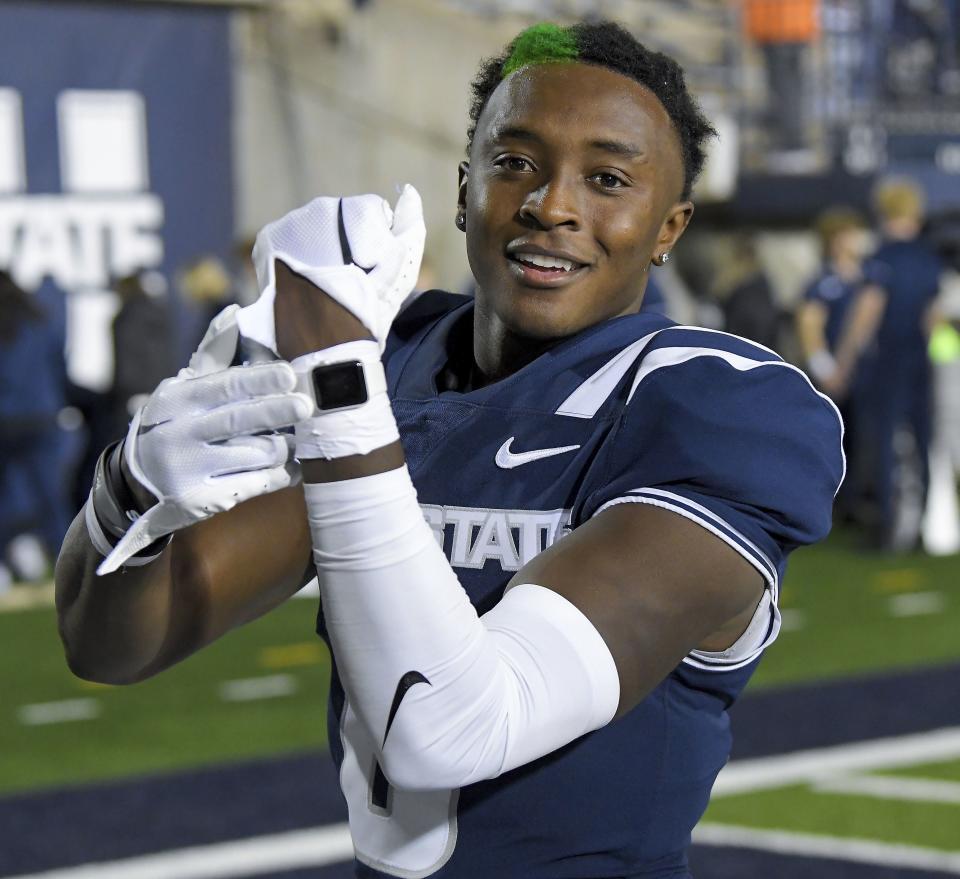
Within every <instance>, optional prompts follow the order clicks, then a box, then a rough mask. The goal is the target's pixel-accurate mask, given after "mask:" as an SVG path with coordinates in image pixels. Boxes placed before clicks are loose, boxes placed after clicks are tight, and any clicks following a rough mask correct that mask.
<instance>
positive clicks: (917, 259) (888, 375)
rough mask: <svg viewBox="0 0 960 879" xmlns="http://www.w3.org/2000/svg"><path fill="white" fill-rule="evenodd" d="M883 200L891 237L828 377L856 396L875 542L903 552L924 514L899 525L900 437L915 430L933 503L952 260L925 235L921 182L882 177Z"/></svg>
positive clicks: (868, 275) (880, 209)
mask: <svg viewBox="0 0 960 879" xmlns="http://www.w3.org/2000/svg"><path fill="white" fill-rule="evenodd" d="M874 206H875V209H876V212H877V215H878V217H879V220H880V231H881V236H882V240H881V243H880V246H879V247H878V249H877V251H876V252H875V253H874V255H873V256H872V257H871V258H870V259H869V260H868V261H867V263H866V264H865V266H864V286H863V287H862V288H861V290H860V291H859V293H858V294H857V297H856V300H855V302H854V303H853V306H852V307H851V312H850V319H849V320H848V321H847V322H846V327H845V330H844V333H843V336H842V338H841V340H840V343H839V345H838V348H837V355H836V371H835V374H834V375H833V376H831V377H830V378H829V380H828V384H829V385H830V386H831V388H832V393H833V395H834V396H835V397H838V398H841V399H842V398H843V397H844V396H846V395H848V394H851V393H852V394H853V396H854V406H855V408H856V412H857V416H856V418H857V427H856V430H857V435H858V437H859V439H858V446H857V451H856V454H857V456H858V457H859V458H860V459H861V462H862V464H863V472H864V473H865V474H866V479H867V484H866V488H867V489H868V490H869V491H871V492H872V493H873V494H874V496H875V498H876V508H877V509H876V515H875V517H874V521H873V523H872V528H871V532H872V542H873V543H874V544H875V545H876V546H877V547H878V548H881V549H887V550H902V549H908V548H911V547H912V546H913V545H914V544H915V543H916V540H917V538H918V536H919V521H918V522H917V523H916V525H917V527H914V528H913V529H912V530H911V532H910V533H901V532H900V531H898V528H897V523H898V521H899V520H900V516H899V513H900V507H899V499H898V496H897V494H898V493H897V491H896V485H897V481H896V477H897V470H898V468H897V448H896V444H895V438H896V436H897V434H898V432H899V431H908V432H909V434H910V435H912V438H913V443H914V448H915V452H916V454H915V459H916V468H917V473H918V477H919V495H920V496H919V498H917V503H918V504H919V508H920V509H923V505H924V502H925V498H926V491H927V486H928V484H929V478H930V477H929V463H928V453H929V448H930V436H931V423H932V413H931V365H930V358H929V355H928V353H927V348H928V343H929V338H930V331H931V329H932V327H933V325H934V323H935V322H936V307H935V300H936V298H937V294H938V293H939V290H940V275H941V273H942V271H943V264H942V262H941V260H940V257H939V256H938V254H937V252H936V250H935V249H934V247H933V245H932V244H931V243H930V242H929V241H927V239H926V238H925V237H924V236H923V234H922V232H923V222H924V213H925V201H924V195H923V192H922V190H921V189H920V188H919V186H918V185H917V184H915V183H914V182H913V181H911V180H908V179H906V178H889V179H887V180H884V181H881V183H880V184H879V185H878V187H877V189H876V191H875V193H874ZM854 376H856V382H854V381H853V379H854Z"/></svg>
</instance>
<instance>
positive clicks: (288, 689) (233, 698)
mask: <svg viewBox="0 0 960 879" xmlns="http://www.w3.org/2000/svg"><path fill="white" fill-rule="evenodd" d="M296 692H297V679H296V678H295V677H293V675H264V676H263V677H259V678H243V679H242V680H238V681H224V682H223V683H222V684H221V685H220V698H221V699H223V701H224V702H252V701H254V700H256V699H276V698H277V697H279V696H290V695H292V694H293V693H296Z"/></svg>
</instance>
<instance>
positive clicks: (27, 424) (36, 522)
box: [0, 271, 68, 586]
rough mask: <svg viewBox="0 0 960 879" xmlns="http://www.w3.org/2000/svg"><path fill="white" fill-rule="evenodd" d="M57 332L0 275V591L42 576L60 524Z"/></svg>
mask: <svg viewBox="0 0 960 879" xmlns="http://www.w3.org/2000/svg"><path fill="white" fill-rule="evenodd" d="M63 345H64V336H63V328H62V327H61V326H59V325H58V322H57V321H55V320H54V319H52V317H51V315H50V314H49V313H48V311H47V309H45V308H44V307H43V305H42V304H41V303H40V302H39V300H38V298H37V297H36V296H34V295H31V294H28V293H26V292H24V291H23V290H21V289H20V287H18V286H17V284H16V283H14V281H13V280H12V279H11V277H10V275H8V274H7V273H6V272H3V271H0V586H2V585H3V583H9V581H10V579H11V576H10V569H9V568H8V567H7V564H6V563H7V562H9V564H10V566H11V567H12V568H13V574H14V575H15V576H16V577H17V578H19V579H24V580H36V579H40V578H42V577H44V576H45V575H46V574H47V572H48V570H47V569H48V560H49V558H51V557H52V556H53V555H55V554H56V553H57V552H58V551H59V549H60V542H61V541H62V539H63V535H64V533H65V532H66V528H67V521H68V509H67V499H66V494H65V491H64V484H63V479H62V473H61V458H62V450H63V443H62V436H61V433H60V429H59V428H58V426H57V414H58V413H59V411H60V410H61V408H62V407H63V403H64V384H65V365H64V359H63Z"/></svg>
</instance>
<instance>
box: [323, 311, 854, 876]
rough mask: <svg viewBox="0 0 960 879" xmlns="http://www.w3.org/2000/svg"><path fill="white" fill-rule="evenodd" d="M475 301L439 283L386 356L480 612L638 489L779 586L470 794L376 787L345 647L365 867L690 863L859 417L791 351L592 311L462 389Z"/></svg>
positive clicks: (440, 537)
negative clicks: (699, 645)
mask: <svg viewBox="0 0 960 879" xmlns="http://www.w3.org/2000/svg"><path fill="white" fill-rule="evenodd" d="M472 315H473V302H472V300H469V299H465V298H464V297H458V296H453V295H452V294H441V293H428V294H424V295H423V296H422V297H420V299H419V300H417V301H416V302H415V303H414V305H413V306H411V307H410V308H409V309H408V310H407V312H405V313H404V314H403V315H401V317H400V318H399V319H398V321H397V322H396V323H395V325H394V332H393V333H392V336H391V339H390V340H389V344H388V347H387V351H386V352H385V364H386V369H387V378H388V386H389V393H390V396H391V398H392V401H393V408H394V412H395V414H396V418H397V422H398V425H399V428H400V435H401V438H402V441H403V446H404V450H405V452H406V457H407V466H408V467H409V470H410V474H411V476H412V479H413V482H414V484H415V486H416V488H417V492H418V496H419V501H420V504H421V507H422V509H423V513H424V517H425V518H426V520H427V522H428V523H429V524H430V527H431V528H432V529H433V532H434V534H435V536H436V539H437V541H438V543H440V545H441V546H442V547H443V549H444V552H445V553H446V555H447V558H448V559H449V560H450V563H451V565H452V566H453V569H454V571H455V572H456V573H457V575H458V577H459V579H460V582H461V583H462V584H463V587H464V589H465V590H466V591H467V593H468V594H469V596H470V599H471V601H472V602H473V604H474V605H475V606H476V608H477V611H478V612H479V613H481V614H482V613H484V612H485V611H487V610H489V609H490V608H491V607H492V606H493V605H494V604H496V603H497V602H498V601H499V600H500V598H501V597H502V595H503V590H504V587H505V586H506V584H507V582H508V581H509V580H510V578H511V577H512V576H513V574H514V573H515V572H516V571H518V570H519V569H520V568H521V567H522V566H523V565H524V564H525V563H526V562H528V561H529V560H530V559H531V558H533V557H534V556H535V555H536V554H537V553H539V552H541V551H542V550H543V549H545V548H546V547H548V546H550V545H551V544H552V543H553V542H555V541H557V540H560V539H562V538H563V536H564V535H565V534H567V533H568V532H569V531H570V530H572V529H574V528H577V527H578V526H579V525H580V524H582V523H583V522H586V521H587V520H588V519H590V518H591V517H592V516H596V515H598V514H602V512H603V511H604V510H605V509H606V508H608V507H610V506H611V505H613V504H622V503H641V504H653V505H655V506H659V507H662V508H664V509H667V510H670V511H672V512H673V513H675V514H677V515H680V516H684V517H686V518H688V519H690V520H692V521H694V522H696V523H698V524H699V525H701V526H702V527H703V528H706V529H707V530H708V531H710V532H711V533H712V534H714V535H716V537H717V538H718V539H719V540H723V541H724V542H725V543H727V544H728V545H729V546H730V547H732V548H733V549H734V550H735V551H737V552H739V553H740V554H741V555H743V557H744V558H745V559H747V561H748V562H749V563H750V564H751V565H753V566H754V567H755V568H756V569H757V570H758V571H759V572H760V574H761V575H762V577H763V578H764V580H765V582H766V584H767V587H768V591H769V595H770V596H771V597H772V599H773V601H772V602H770V603H769V605H767V604H763V611H764V613H765V615H766V617H765V619H763V620H762V624H763V632H762V637H761V641H762V643H757V644H756V645H755V648H754V649H751V650H750V651H749V652H748V653H747V654H746V655H743V653H742V652H741V653H738V652H737V651H736V650H732V651H725V652H724V653H703V652H695V653H693V654H691V655H690V656H688V657H686V658H685V659H684V661H683V662H681V663H680V665H679V666H678V667H677V668H676V669H675V670H674V671H673V672H672V673H671V674H670V675H669V676H668V677H667V678H666V680H664V681H663V682H662V683H661V684H660V685H659V686H658V687H657V688H656V689H655V690H654V691H653V692H652V693H651V694H650V695H649V696H648V697H647V698H646V699H644V700H643V701H642V702H641V703H640V704H639V705H638V706H637V707H636V708H634V709H633V710H632V711H630V712H628V713H627V714H626V715H625V716H623V717H621V718H619V719H617V720H615V721H613V722H612V723H610V724H608V725H607V726H606V727H604V728H602V729H600V730H597V731H596V732H593V733H590V734H588V735H586V736H583V737H582V738H580V739H578V740H576V741H574V742H571V743H570V744H568V745H567V746H565V747H563V748H561V749H559V750H558V751H555V752H554V753H552V754H549V755H547V756H545V757H543V758H541V759H539V760H536V761H534V762H532V763H529V764H527V765H525V766H522V767H520V768H518V769H515V770H513V771H511V772H507V773H505V774H503V775H502V776H500V777H499V778H496V779H493V780H490V781H484V782H480V783H478V784H473V785H470V786H468V787H466V788H463V789H461V790H458V791H427V792H417V791H401V790H394V791H391V792H390V796H389V797H383V796H382V791H381V795H380V796H377V797H375V796H374V795H373V793H372V785H373V781H374V776H375V773H376V756H375V752H374V748H373V745H372V742H371V740H370V738H369V736H368V735H367V734H366V733H364V731H363V730H362V728H361V725H360V724H359V723H358V721H357V719H356V716H355V715H354V713H353V711H352V709H351V708H350V705H349V703H348V701H347V700H346V698H345V695H344V692H343V689H342V687H341V685H340V682H339V680H338V678H337V675H336V667H335V661H336V657H334V673H333V681H332V686H331V711H330V715H329V716H330V747H331V751H332V753H333V756H334V758H335V760H336V761H337V763H338V765H339V767H340V779H341V785H342V787H343V790H344V794H345V797H346V799H347V805H348V809H349V815H350V824H351V832H352V834H353V837H354V843H355V847H356V854H357V875H359V876H363V877H377V879H382V877H386V876H405V877H415V876H435V877H437V879H450V877H457V879H481V877H483V879H489V877H492V876H496V877H499V879H512V877H516V879H520V877H523V879H565V877H581V879H586V877H591V879H598V877H627V876H655V877H668V876H669V877H676V876H688V875H689V873H688V870H687V865H686V864H687V860H686V848H687V846H688V844H689V842H690V832H691V829H692V828H693V826H694V825H695V824H696V822H697V821H698V819H699V818H700V816H701V814H702V813H703V810H704V809H705V807H706V804H707V800H708V797H709V794H710V788H711V786H712V784H713V782H714V779H715V778H716V775H717V773H718V772H719V771H720V769H721V767H722V766H723V765H724V763H725V762H726V760H727V757H728V754H729V750H730V733H729V723H728V718H727V709H728V708H729V706H730V704H731V703H732V702H733V701H734V699H735V698H736V697H737V695H738V694H739V693H740V691H741V690H742V689H743V687H744V685H745V684H746V683H747V680H748V679H749V677H750V675H751V673H752V671H753V669H754V668H755V666H756V663H757V659H758V656H759V653H760V651H761V650H762V648H763V646H765V645H766V644H767V643H769V642H770V641H772V640H773V638H774V637H775V636H776V633H777V631H778V629H779V612H778V611H777V609H776V597H777V594H778V590H779V584H780V580H781V578H782V576H783V572H784V565H785V561H786V557H787V555H788V554H789V552H790V551H791V550H792V549H793V548H794V547H796V546H798V545H800V544H805V543H810V542H812V541H815V540H817V539H819V538H821V537H823V536H824V535H825V534H826V533H827V531H828V530H829V527H830V513H831V506H832V501H833V497H834V494H835V492H836V490H837V487H838V485H839V482H840V480H841V479H842V475H843V457H842V451H841V447H840V441H841V433H842V427H841V424H840V420H839V416H838V415H837V412H836V409H835V408H834V406H833V405H832V404H831V403H830V402H829V401H828V400H826V398H824V397H822V396H821V395H819V394H818V393H816V392H815V391H814V389H813V388H812V387H811V385H810V383H809V381H808V380H807V378H806V377H805V376H804V375H803V373H802V372H800V371H799V370H797V369H796V368H794V367H792V366H790V365H788V364H786V363H784V362H783V361H782V360H781V359H780V358H779V357H778V356H777V355H776V354H774V353H773V352H771V351H769V350H767V349H765V348H761V347H759V346H757V345H754V344H752V343H750V342H747V341H744V340H743V339H739V338H737V337H734V336H730V335H727V334H724V333H717V332H713V331H708V330H702V329H698V328H693V327H682V326H676V325H674V324H673V323H671V322H670V321H669V320H667V319H666V318H664V317H662V316H660V315H656V314H636V315H629V316H625V317H620V318H616V319H614V320H610V321H607V322H605V323H602V324H599V325H597V326H594V327H591V328H589V329H586V330H584V331H583V332H581V333H579V334H578V335H576V336H573V337H571V338H568V339H565V340H563V341H561V342H559V343H558V344H557V345H556V346H555V347H553V348H551V349H550V350H549V351H548V352H546V353H544V354H542V355H541V356H539V357H538V358H537V359H536V360H534V361H533V362H532V363H530V364H529V365H527V366H526V367H524V368H523V369H521V370H519V371H518V372H516V373H515V374H513V375H511V376H509V377H507V378H505V379H503V380H501V381H498V382H495V383H492V384H489V385H486V386H483V387H480V388H477V389H475V390H445V389H444V388H445V387H448V386H449V384H450V383H449V381H447V379H446V378H445V376H446V373H447V372H448V371H449V365H450V363H451V362H452V361H455V360H456V359H457V358H458V357H460V358H463V356H464V355H465V354H466V356H469V350H468V351H466V352H464V351H463V350H462V349H463V348H464V347H465V346H469V344H470V338H471V336H470V332H469V328H470V326H471V324H472ZM457 346H460V349H461V350H459V351H458V350H457ZM398 588H402V587H401V584H398ZM318 628H319V631H320V634H321V635H325V630H324V626H323V615H322V609H321V614H320V619H319V626H318Z"/></svg>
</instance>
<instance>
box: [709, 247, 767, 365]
mask: <svg viewBox="0 0 960 879" xmlns="http://www.w3.org/2000/svg"><path fill="white" fill-rule="evenodd" d="M713 292H714V295H715V297H716V298H717V300H718V301H719V302H720V307H721V309H722V310H723V329H724V330H726V332H728V333H733V334H734V335H737V336H743V337H744V338H745V339H750V340H751V341H753V342H759V343H760V344H761V345H765V346H766V347H767V348H772V349H773V350H774V351H779V350H780V348H781V328H782V326H783V321H784V315H783V313H782V312H781V310H780V308H779V306H778V305H777V303H776V301H775V300H774V296H773V287H772V286H771V284H770V279H769V278H768V277H767V275H766V273H765V272H764V270H763V266H762V265H761V263H760V259H759V257H758V255H757V248H756V245H755V244H754V241H753V238H752V236H750V235H749V234H748V233H741V234H739V235H737V236H736V238H735V239H734V241H733V246H732V248H731V251H730V254H729V256H728V258H727V259H726V260H724V263H723V268H722V270H721V271H720V273H719V275H718V276H717V279H716V281H715V282H714V288H713Z"/></svg>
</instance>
